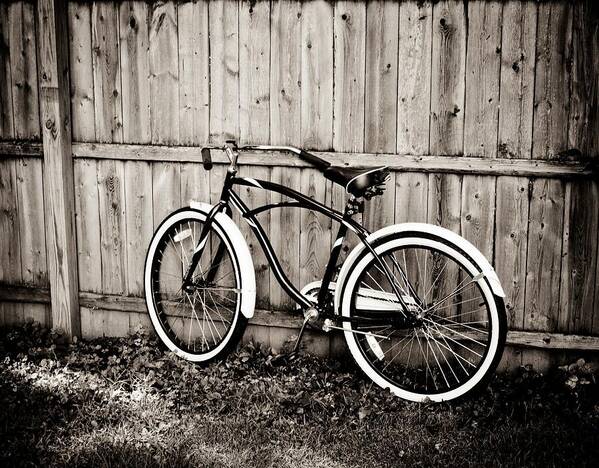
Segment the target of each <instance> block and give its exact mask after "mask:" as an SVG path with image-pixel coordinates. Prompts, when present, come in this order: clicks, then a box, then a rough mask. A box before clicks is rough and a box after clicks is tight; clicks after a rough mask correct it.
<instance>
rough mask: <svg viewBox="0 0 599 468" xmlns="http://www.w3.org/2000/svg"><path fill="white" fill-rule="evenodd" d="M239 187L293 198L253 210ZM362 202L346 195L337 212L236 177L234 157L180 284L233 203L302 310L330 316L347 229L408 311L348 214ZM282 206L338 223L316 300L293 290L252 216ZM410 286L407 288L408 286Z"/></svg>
mask: <svg viewBox="0 0 599 468" xmlns="http://www.w3.org/2000/svg"><path fill="white" fill-rule="evenodd" d="M264 148H268V149H271V148H273V147H252V148H251V149H264ZM236 185H239V186H248V187H252V188H256V189H262V190H268V191H271V192H276V193H279V194H281V195H284V196H286V197H288V198H290V199H292V200H293V201H282V202H278V203H270V204H267V205H263V206H259V207H257V208H254V209H250V208H248V206H247V205H246V204H245V203H244V202H243V201H242V200H241V198H240V197H239V195H238V194H237V193H236V192H235V191H234V190H233V187H234V186H236ZM361 203H362V201H361V200H360V201H358V200H356V199H355V197H353V196H350V198H349V199H348V201H347V204H346V206H345V210H344V212H343V213H341V212H340V211H337V210H334V209H332V208H329V207H328V206H326V205H324V204H322V203H320V202H319V201H317V200H314V199H312V198H310V197H307V196H306V195H303V194H302V193H300V192H297V191H296V190H293V189H290V188H289V187H285V186H283V185H280V184H276V183H274V182H270V181H266V180H259V179H254V178H251V177H237V167H236V159H232V160H231V166H230V167H229V169H228V170H227V173H226V176H225V180H224V184H223V189H222V192H221V197H220V200H219V202H218V203H217V204H216V205H215V206H214V208H213V209H212V210H211V212H210V213H209V214H208V217H207V219H206V224H205V226H204V228H203V230H202V233H201V234H200V238H199V239H198V244H197V247H196V249H195V251H194V255H193V257H192V261H191V263H190V267H189V270H188V272H187V274H186V275H185V279H184V282H183V286H184V287H186V286H188V285H190V284H191V279H192V276H193V271H194V270H195V268H196V266H197V264H198V262H199V259H200V257H201V255H202V252H203V249H204V246H205V244H206V240H207V238H208V233H209V231H210V226H211V223H212V220H213V219H214V216H216V214H217V213H218V212H220V211H224V212H225V213H226V214H228V215H231V208H230V205H233V206H234V207H235V208H236V209H237V211H239V213H240V215H241V217H242V218H243V219H244V220H245V221H246V222H247V223H248V224H249V226H250V228H251V229H252V231H253V232H254V234H255V235H256V238H257V239H258V242H259V243H260V246H261V247H262V249H263V251H264V253H265V255H266V257H267V259H268V262H269V264H270V266H271V267H272V270H273V273H274V275H275V278H276V279H277V281H278V282H279V284H280V285H281V287H282V288H283V290H284V291H285V292H286V293H287V294H288V295H289V296H290V297H291V298H292V299H293V300H294V301H295V302H296V303H298V304H299V305H300V306H301V307H302V308H303V309H309V308H312V307H315V306H316V307H317V309H318V310H319V311H320V312H322V313H324V315H325V316H328V315H331V316H332V315H334V313H333V314H330V312H331V311H330V310H328V304H330V300H329V297H328V296H329V294H330V293H329V286H330V284H331V282H332V280H333V277H334V274H335V268H336V265H337V260H338V259H339V254H340V253H341V247H342V244H343V240H344V239H345V236H346V234H347V232H348V230H349V231H352V232H353V233H355V234H356V235H357V237H358V238H359V239H360V241H361V242H362V243H363V244H364V245H365V246H366V247H367V248H368V250H369V251H370V252H371V253H372V254H373V255H374V257H375V258H376V259H377V260H378V262H379V264H380V266H381V268H382V269H383V271H384V273H385V274H386V275H387V276H388V278H389V279H390V284H391V286H392V287H393V289H394V291H395V294H396V295H397V297H398V300H399V303H400V305H401V306H402V308H403V310H408V307H407V305H406V303H405V301H404V299H403V297H402V294H401V293H400V292H399V290H398V288H397V286H396V285H395V282H394V281H392V280H391V278H392V276H391V275H392V273H391V271H390V270H389V268H388V266H387V264H386V263H385V262H384V261H382V260H381V259H380V257H379V256H378V254H377V253H376V252H375V250H374V247H373V246H372V245H371V244H370V243H369V242H368V240H367V237H368V235H369V234H370V232H369V231H368V230H367V229H366V228H364V227H363V226H362V225H360V224H359V223H357V222H356V221H355V220H354V219H353V218H352V216H353V215H354V214H355V213H356V212H358V206H360V205H361ZM284 207H295V208H303V209H308V210H313V211H317V212H319V213H322V214H324V215H325V216H327V217H328V218H330V219H332V220H334V221H336V222H338V223H339V224H340V225H339V230H338V231H337V236H336V238H335V242H334V243H333V247H332V249H331V252H330V255H329V259H328V261H327V265H326V268H325V272H324V275H323V279H322V282H321V285H320V290H319V292H318V296H317V303H316V304H313V303H312V302H310V301H309V300H308V299H306V298H305V297H304V296H303V295H302V293H301V292H300V291H299V290H298V289H297V287H296V286H295V285H293V284H292V283H291V281H290V280H289V278H288V277H287V275H286V274H285V272H284V271H283V269H282V267H281V264H280V262H279V259H278V257H277V255H276V253H275V252H274V249H273V247H272V245H271V243H270V240H269V239H268V236H267V235H266V233H265V232H264V229H263V228H262V225H261V224H260V222H259V221H258V219H257V218H256V215H258V214H259V213H262V212H266V211H268V210H271V209H276V208H284ZM221 255H222V252H219V251H217V252H216V254H215V259H216V261H217V262H218V260H219V258H220V256H221ZM212 279H213V278H211V277H210V276H209V277H208V278H207V279H206V280H207V282H210V281H211V280H212ZM410 289H411V288H410Z"/></svg>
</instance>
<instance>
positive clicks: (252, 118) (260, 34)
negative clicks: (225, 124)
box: [239, 0, 270, 143]
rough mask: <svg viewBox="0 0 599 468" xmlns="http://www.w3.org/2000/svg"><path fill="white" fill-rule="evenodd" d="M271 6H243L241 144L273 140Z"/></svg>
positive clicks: (240, 32)
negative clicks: (271, 136)
mask: <svg viewBox="0 0 599 468" xmlns="http://www.w3.org/2000/svg"><path fill="white" fill-rule="evenodd" d="M269 75H270V2H256V1H254V0H252V1H247V0H242V1H240V2H239V132H240V133H239V141H240V142H241V143H264V142H268V138H269V136H270V83H269Z"/></svg>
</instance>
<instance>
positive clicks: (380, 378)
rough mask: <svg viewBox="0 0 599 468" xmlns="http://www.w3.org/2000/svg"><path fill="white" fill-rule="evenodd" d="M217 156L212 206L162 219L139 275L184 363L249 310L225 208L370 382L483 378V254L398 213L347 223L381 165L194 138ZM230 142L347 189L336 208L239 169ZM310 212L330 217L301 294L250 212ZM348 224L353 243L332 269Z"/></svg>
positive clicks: (498, 346)
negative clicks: (322, 261) (263, 198)
mask: <svg viewBox="0 0 599 468" xmlns="http://www.w3.org/2000/svg"><path fill="white" fill-rule="evenodd" d="M213 150H221V151H224V152H225V154H226V155H227V156H228V158H229V161H230V165H229V167H228V170H227V172H226V176H225V178H224V181H223V188H222V193H221V197H220V200H219V201H218V203H216V204H215V205H213V206H212V205H210V204H208V203H203V202H191V204H190V206H189V207H184V208H181V209H179V210H177V211H174V212H173V213H171V214H170V215H169V216H167V217H166V219H164V221H162V223H161V224H160V226H159V227H158V228H157V230H156V232H155V233H154V236H153V238H152V240H151V243H150V246H149V249H148V253H147V257H146V262H145V272H144V287H145V299H146V304H147V308H148V312H149V314H150V317H151V321H152V324H153V326H154V328H155V330H156V332H157V334H158V336H159V337H160V339H161V340H162V341H163V342H164V344H165V345H166V346H167V347H168V348H169V349H170V350H172V351H173V352H174V353H176V354H177V355H178V356H180V357H182V358H184V359H188V360H190V361H194V362H210V361H213V360H215V359H219V358H223V357H224V356H226V355H227V354H228V353H229V352H230V351H231V350H232V349H234V348H235V347H236V346H237V344H238V343H239V341H240V339H241V337H242V335H243V332H244V330H245V328H246V325H247V323H248V320H249V319H250V318H252V316H253V314H254V306H255V299H256V283H255V276H254V275H255V273H254V265H253V262H252V257H251V254H250V251H249V248H248V245H247V243H246V241H245V239H244V237H243V235H242V234H241V231H240V230H239V228H238V227H237V225H236V224H235V222H234V221H233V219H232V217H231V216H232V209H235V210H237V211H238V212H239V214H240V218H241V219H243V220H244V221H245V222H247V223H248V224H249V226H250V227H251V229H252V231H253V233H254V234H255V235H256V237H257V239H258V241H259V243H260V245H261V247H262V248H263V250H264V252H265V255H266V257H267V259H268V261H269V263H270V265H271V267H272V271H273V273H274V276H275V277H276V278H277V280H278V282H279V283H280V284H281V287H282V288H283V289H284V290H285V291H286V293H287V294H289V296H290V297H291V298H292V299H293V300H294V301H295V302H296V303H297V304H298V309H300V310H302V311H303V314H304V321H303V326H302V328H301V330H300V333H299V335H298V337H297V341H296V349H297V345H298V344H299V342H300V340H301V337H302V334H303V331H304V328H305V327H306V325H307V324H310V325H311V326H316V327H318V328H320V329H321V330H323V331H324V332H329V331H331V330H340V331H342V332H343V335H344V337H345V340H346V342H347V346H348V348H349V351H350V353H351V355H352V357H353V358H354V360H355V361H356V363H357V364H358V366H359V367H360V368H361V369H362V371H363V372H364V373H365V374H366V376H368V377H369V378H370V379H371V380H372V381H373V382H374V383H376V384H377V385H379V386H381V387H383V388H387V389H389V390H390V391H391V392H393V393H394V394H395V395H397V396H399V397H401V398H404V399H407V400H411V401H417V402H421V401H448V400H452V399H455V398H459V397H462V396H463V395H465V394H467V393H468V392H470V391H473V390H475V389H477V388H480V387H481V386H483V385H484V384H486V382H487V381H488V379H489V378H490V377H491V376H492V375H493V374H494V371H495V369H496V367H497V364H498V363H499V360H500V359H501V355H502V352H503V347H504V344H505V338H506V333H507V322H506V315H505V307H504V301H503V298H504V292H503V289H502V287H501V284H500V281H499V279H498V277H497V274H496V273H495V271H494V270H493V268H492V266H491V265H490V264H489V262H488V261H487V260H486V259H485V257H484V256H483V255H482V254H481V253H480V252H479V251H478V250H477V249H476V248H475V247H474V246H473V245H472V244H471V243H470V242H468V241H467V240H466V239H464V238H462V237H460V236H458V235H457V234H455V233H453V232H451V231H449V230H447V229H444V228H441V227H438V226H435V225H431V224H422V223H404V224H397V225H392V226H388V227H385V228H382V229H380V230H378V231H376V232H373V233H371V232H369V231H368V230H367V229H365V228H364V227H363V226H362V225H361V224H359V223H358V222H356V221H355V220H354V219H353V216H354V215H355V214H356V213H360V212H362V211H363V207H364V200H368V199H371V198H373V197H376V196H379V195H381V194H382V193H383V190H384V188H385V182H386V180H387V178H388V175H389V171H388V170H387V168H385V167H381V168H375V169H372V168H369V169H356V168H347V167H337V166H333V165H331V164H330V163H329V162H328V161H326V160H323V159H321V158H320V157H318V156H316V155H314V154H312V153H309V152H307V151H305V150H302V149H298V148H294V147H289V146H266V145H247V146H237V144H236V143H235V142H234V141H228V142H227V143H226V144H225V145H223V146H207V147H204V148H202V150H201V154H202V159H203V164H204V167H205V169H206V170H210V169H211V168H212V159H211V151H213ZM243 151H253V152H256V151H279V152H289V153H292V154H295V155H297V156H298V157H299V158H301V159H302V160H304V161H305V162H308V163H309V164H310V165H312V166H314V167H315V168H317V169H318V170H320V171H322V174H323V176H324V177H325V178H327V179H329V180H331V181H333V182H334V183H336V184H340V185H342V186H343V187H344V188H345V190H346V192H347V204H346V206H345V209H344V211H343V212H340V211H336V210H333V209H331V208H329V207H328V206H326V205H324V204H322V203H320V202H319V201H317V200H314V199H312V198H310V197H308V196H306V195H304V194H302V193H300V192H298V191H296V190H293V189H292V188H289V187H285V186H282V185H279V184H276V183H273V182H270V181H266V180H258V179H253V178H250V177H239V176H238V165H237V160H238V157H239V154H240V152H243ZM236 186H248V187H250V188H251V189H255V190H269V191H273V192H277V193H279V194H282V195H283V196H284V197H285V199H284V201H281V202H279V203H272V204H267V205H264V206H260V207H255V208H253V209H250V208H249V207H248V206H246V204H245V203H244V202H243V201H242V199H241V198H240V196H239V195H238V194H237V193H236V192H235V190H234V188H235V187H236ZM282 207H295V208H301V209H309V210H314V211H316V212H319V213H322V214H323V215H325V216H328V217H329V218H331V219H332V220H334V221H336V222H337V223H339V230H338V232H337V236H336V238H335V241H334V242H333V246H332V249H331V253H330V258H329V260H328V262H327V264H326V269H325V271H324V275H323V278H322V281H319V282H316V283H311V284H309V285H306V286H305V287H304V288H303V289H302V290H301V291H300V290H298V289H297V288H296V286H294V285H293V284H291V282H290V281H289V279H288V277H287V276H286V274H285V272H284V271H283V268H282V267H281V264H280V263H279V261H278V259H277V256H276V254H275V252H274V251H273V248H272V246H271V244H270V242H269V239H268V236H267V234H266V233H265V232H264V229H263V228H262V226H261V225H260V222H259V221H258V219H257V216H258V215H259V214H260V213H264V212H266V211H268V210H271V209H279V208H282ZM349 231H351V232H352V233H354V234H355V235H356V236H357V237H358V239H359V243H358V244H357V245H356V247H354V248H353V250H352V251H351V252H350V254H349V255H348V256H347V258H346V259H345V261H344V262H342V264H341V265H337V262H338V261H339V258H340V255H339V254H340V252H341V247H342V243H343V240H344V238H345V236H346V234H347V233H348V232H349Z"/></svg>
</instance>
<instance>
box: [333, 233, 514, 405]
mask: <svg viewBox="0 0 599 468" xmlns="http://www.w3.org/2000/svg"><path fill="white" fill-rule="evenodd" d="M375 250H376V252H377V254H378V255H379V256H380V258H381V261H382V262H384V263H385V264H386V267H387V268H383V267H382V265H381V264H380V263H379V262H378V261H377V260H376V259H375V258H374V256H373V255H372V253H370V252H369V251H367V250H365V251H364V253H363V254H362V256H361V257H360V258H358V259H357V260H356V264H355V267H354V268H353V269H352V271H351V273H350V274H349V275H348V279H347V282H346V283H345V285H344V287H343V290H342V296H341V302H340V307H341V314H342V315H343V316H345V317H352V322H345V323H344V328H345V329H346V330H348V331H346V332H345V337H346V341H347V343H348V347H349V349H350V351H351V353H352V356H353V357H354V359H355V360H356V362H357V363H358V365H359V366H360V368H361V369H362V370H363V371H364V372H365V373H366V375H367V376H368V377H369V378H371V379H372V380H373V381H374V382H375V383H377V384H378V385H380V386H381V387H383V388H389V389H390V390H391V391H392V392H393V393H395V394H396V395H398V396H400V397H402V398H404V399H407V400H411V401H418V402H422V401H427V400H432V401H447V400H452V399H455V398H459V397H461V396H463V395H464V394H466V393H467V392H471V391H473V390H475V389H477V388H480V387H481V386H482V385H484V384H485V383H486V382H487V380H488V379H489V377H491V376H492V375H493V372H494V370H495V368H496V366H497V364H498V362H499V359H500V358H501V354H502V350H503V346H504V343H505V337H506V333H507V324H506V317H505V310H504V305H503V300H502V299H501V298H499V297H496V296H495V295H494V294H493V292H492V290H491V288H490V286H489V284H488V282H487V280H486V279H485V277H484V275H482V274H481V272H480V269H479V268H478V267H477V266H476V264H475V262H474V261H473V260H472V259H471V258H470V257H469V255H468V253H467V252H464V251H462V250H461V249H460V248H459V247H457V246H456V245H453V244H452V243H450V242H448V241H447V240H445V239H442V238H436V237H432V236H431V237H428V236H427V237H424V236H422V237H420V236H419V235H418V234H412V235H409V234H408V235H397V236H396V237H395V238H392V239H389V240H387V241H385V242H384V243H383V244H382V245H379V246H377V247H376V249H375ZM385 269H387V270H388V272H390V273H391V275H388V274H386V273H385V272H384V271H383V270H385ZM398 294H399V295H401V296H402V299H403V303H404V304H405V305H406V306H407V308H408V310H405V309H404V307H403V305H401V303H400V300H399V299H398ZM349 330H351V331H349ZM356 332H357V333H356Z"/></svg>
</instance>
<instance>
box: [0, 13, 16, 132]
mask: <svg viewBox="0 0 599 468" xmlns="http://www.w3.org/2000/svg"><path fill="white" fill-rule="evenodd" d="M9 28H10V25H9V22H8V5H7V4H6V3H3V4H0V138H4V139H8V138H13V135H14V126H13V110H12V86H11V81H12V77H11V73H10V47H9Z"/></svg>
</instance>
